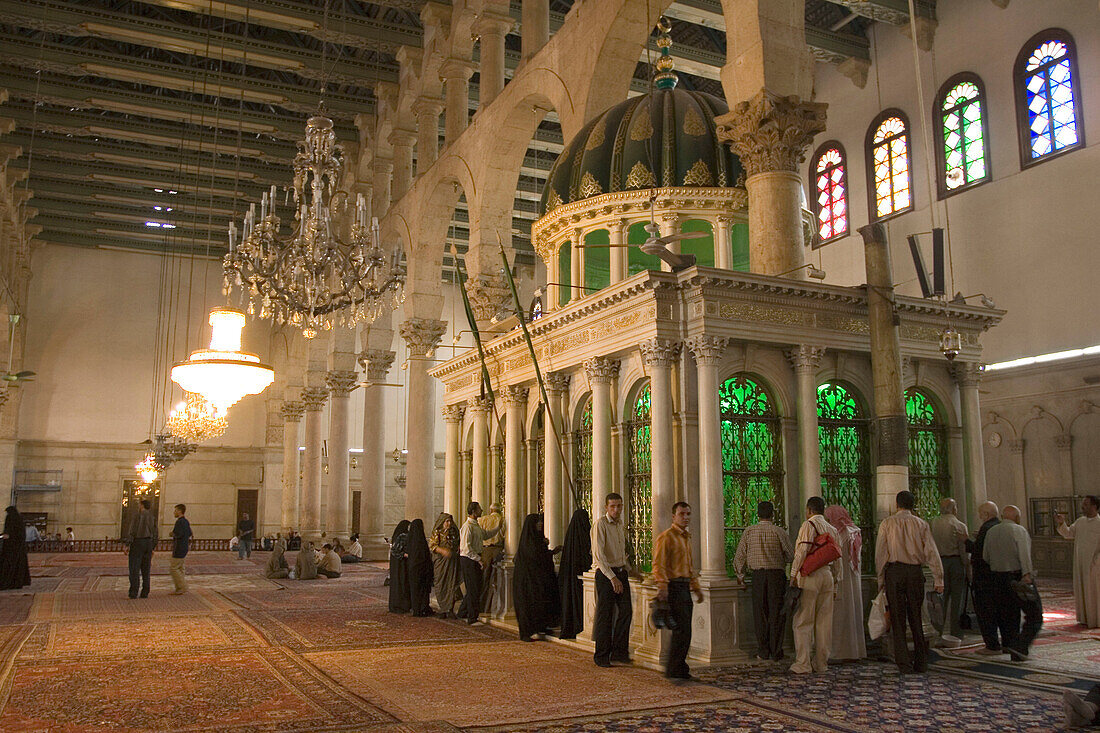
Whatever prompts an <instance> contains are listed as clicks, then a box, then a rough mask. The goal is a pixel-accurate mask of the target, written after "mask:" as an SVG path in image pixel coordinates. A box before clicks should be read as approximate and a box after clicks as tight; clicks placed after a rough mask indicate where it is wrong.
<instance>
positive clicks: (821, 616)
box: [791, 496, 844, 674]
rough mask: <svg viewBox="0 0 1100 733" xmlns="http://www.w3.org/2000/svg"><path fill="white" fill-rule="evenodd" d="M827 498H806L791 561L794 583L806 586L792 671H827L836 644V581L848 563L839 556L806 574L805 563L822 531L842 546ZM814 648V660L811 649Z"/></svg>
mask: <svg viewBox="0 0 1100 733" xmlns="http://www.w3.org/2000/svg"><path fill="white" fill-rule="evenodd" d="M824 514H825V500H824V499H822V498H821V497H820V496H811V497H810V499H809V501H807V502H806V521H805V522H803V523H802V527H801V528H799V530H798V538H797V539H795V544H794V561H793V562H792V563H791V585H796V586H798V587H799V588H801V589H802V595H801V596H800V597H799V599H798V610H796V611H795V613H794V655H795V660H794V664H792V665H791V671H792V672H794V673H795V674H809V673H810V672H824V671H825V670H826V668H827V666H828V661H829V650H830V649H831V648H832V644H833V601H834V600H835V598H836V584H837V583H839V582H840V579H841V577H842V575H843V573H844V564H843V563H842V562H840V559H841V558H839V557H838V558H837V559H835V560H833V561H832V562H830V563H828V564H826V565H823V566H821V567H819V568H817V569H816V570H814V571H813V572H811V573H809V574H808V575H803V574H802V572H801V570H802V565H803V563H805V562H806V558H807V556H808V555H809V554H810V553H809V551H810V550H811V549H813V546H814V539H815V538H816V537H817V536H818V535H820V534H828V535H829V536H830V537H832V538H833V542H835V543H836V546H837V549H839V548H840V538H839V537H838V536H837V533H836V528H834V527H833V525H831V524H829V522H828V520H826V519H825V517H824V516H823V515H824ZM811 649H813V655H812V656H813V658H812V660H811V653H810V650H811Z"/></svg>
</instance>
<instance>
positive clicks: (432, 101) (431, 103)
mask: <svg viewBox="0 0 1100 733" xmlns="http://www.w3.org/2000/svg"><path fill="white" fill-rule="evenodd" d="M412 111H413V114H415V115H416V116H417V117H420V116H421V115H426V116H428V117H432V116H435V117H436V118H438V117H439V115H441V114H443V100H442V99H440V98H438V97H420V98H419V99H417V100H416V101H415V102H413V105H412ZM435 122H436V125H437V126H438V125H439V120H438V119H436V121H435Z"/></svg>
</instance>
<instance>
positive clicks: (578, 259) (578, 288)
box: [569, 228, 588, 301]
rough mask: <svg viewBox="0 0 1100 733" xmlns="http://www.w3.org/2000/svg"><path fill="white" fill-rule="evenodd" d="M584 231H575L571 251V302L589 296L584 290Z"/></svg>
mask: <svg viewBox="0 0 1100 733" xmlns="http://www.w3.org/2000/svg"><path fill="white" fill-rule="evenodd" d="M584 255H585V251H584V230H583V229H580V228H577V229H574V230H573V246H572V247H571V248H570V250H569V285H570V287H569V300H571V301H572V300H578V299H580V298H583V297H584V296H585V295H587V294H588V291H587V290H585V289H584V286H585V282H584Z"/></svg>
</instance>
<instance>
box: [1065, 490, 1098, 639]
mask: <svg viewBox="0 0 1100 733" xmlns="http://www.w3.org/2000/svg"><path fill="white" fill-rule="evenodd" d="M1081 513H1082V514H1084V515H1085V516H1083V517H1078V518H1077V520H1076V521H1075V522H1074V523H1073V524H1069V525H1067V524H1066V517H1065V515H1064V514H1059V515H1058V517H1057V519H1058V534H1060V535H1062V536H1063V537H1065V538H1066V539H1067V540H1073V598H1074V600H1075V601H1076V605H1077V621H1078V623H1080V624H1083V625H1084V626H1087V627H1088V628H1090V629H1093V628H1096V627H1100V561H1097V553H1098V552H1100V498H1097V497H1095V496H1086V497H1085V498H1084V499H1083V500H1082V501H1081Z"/></svg>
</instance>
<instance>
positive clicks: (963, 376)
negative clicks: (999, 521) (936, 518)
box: [952, 363, 989, 527]
mask: <svg viewBox="0 0 1100 733" xmlns="http://www.w3.org/2000/svg"><path fill="white" fill-rule="evenodd" d="M952 372H953V374H954V377H955V383H956V384H957V385H958V386H959V403H960V406H961V407H962V429H963V456H964V460H965V461H966V496H965V497H964V499H965V501H964V505H965V507H964V508H965V511H966V522H967V525H968V526H971V527H972V526H975V523H976V522H977V521H978V505H979V504H981V503H982V502H983V501H986V500H987V499H988V498H989V496H988V489H987V487H986V482H985V449H984V447H983V443H982V416H981V405H980V403H979V395H978V385H979V384H980V382H981V375H982V372H981V369H980V368H979V367H978V365H977V364H969V363H957V364H953V365H952Z"/></svg>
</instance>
